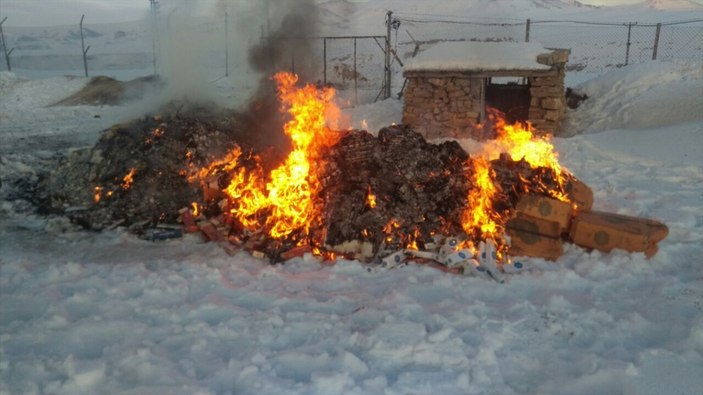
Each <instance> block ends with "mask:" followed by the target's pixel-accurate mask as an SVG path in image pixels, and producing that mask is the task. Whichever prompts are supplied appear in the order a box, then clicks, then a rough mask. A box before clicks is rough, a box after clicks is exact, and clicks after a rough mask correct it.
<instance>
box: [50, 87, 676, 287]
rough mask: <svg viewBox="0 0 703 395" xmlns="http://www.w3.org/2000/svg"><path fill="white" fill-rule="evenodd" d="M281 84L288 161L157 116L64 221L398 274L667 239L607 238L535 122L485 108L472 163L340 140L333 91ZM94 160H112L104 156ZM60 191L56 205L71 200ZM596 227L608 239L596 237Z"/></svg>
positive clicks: (104, 168)
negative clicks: (197, 238) (487, 131)
mask: <svg viewBox="0 0 703 395" xmlns="http://www.w3.org/2000/svg"><path fill="white" fill-rule="evenodd" d="M274 80H275V82H276V84H277V92H278V98H279V100H280V103H281V105H282V110H283V111H284V112H285V113H286V114H287V116H288V121H287V122H285V124H284V125H283V130H284V132H285V134H286V136H287V137H288V138H289V139H290V143H291V147H290V151H289V152H288V153H287V156H285V158H284V159H282V160H280V162H277V163H276V162H273V163H272V162H271V161H270V160H269V159H270V158H267V157H266V155H265V154H263V153H262V152H261V151H262V150H260V149H259V150H257V148H256V145H255V144H247V142H246V141H244V140H245V139H243V138H242V137H243V136H244V135H245V134H242V133H236V132H233V130H237V128H236V127H235V126H234V125H233V123H236V122H234V121H226V122H224V123H218V121H216V119H218V118H216V117H214V118H212V119H210V118H206V119H208V120H207V121H205V122H203V121H202V120H200V121H197V122H194V123H193V122H192V121H186V122H182V121H183V119H181V120H180V121H181V122H178V119H177V118H178V117H176V119H166V120H163V119H161V120H157V119H154V120H151V119H150V118H149V119H148V120H149V121H148V122H146V123H145V124H143V125H142V127H141V129H140V130H141V132H137V133H136V134H134V133H133V134H134V135H133V136H130V133H127V132H126V131H129V130H133V129H130V128H126V129H125V128H122V129H120V128H118V129H117V130H116V131H113V132H112V136H111V139H112V140H116V141H118V142H120V145H121V146H126V147H129V150H127V151H126V152H127V154H126V157H123V158H120V157H109V159H108V160H107V161H106V160H105V158H104V156H105V155H114V154H111V153H110V151H109V150H107V149H99V148H95V149H93V150H92V151H91V152H89V153H87V154H83V156H85V158H84V160H83V162H82V163H84V164H85V166H84V167H78V169H77V170H76V169H75V166H74V173H76V172H80V173H83V174H90V176H84V178H83V179H84V180H88V182H90V183H92V184H91V188H88V189H86V190H88V191H89V192H88V193H89V194H90V195H91V196H90V200H91V201H92V202H90V203H89V204H87V207H83V209H80V210H75V208H73V207H72V210H71V214H69V215H71V216H72V217H73V218H74V219H78V220H82V221H84V222H87V223H89V224H90V225H91V226H92V227H93V228H105V227H108V226H107V224H112V225H111V226H115V224H117V225H120V224H121V225H124V226H131V227H132V229H133V230H135V231H137V232H141V233H143V234H145V235H147V236H150V237H153V238H159V237H162V236H163V237H169V236H170V235H173V234H176V235H177V234H179V232H180V227H176V228H168V229H167V230H166V231H164V230H163V229H159V228H158V227H159V226H163V223H168V222H172V221H173V220H174V219H175V218H176V216H177V218H178V219H179V220H180V221H181V222H182V225H183V229H184V230H185V231H186V232H201V233H202V234H204V235H205V236H206V238H207V239H209V240H212V241H217V242H221V244H222V245H223V246H224V247H225V248H226V249H227V250H228V251H236V250H238V249H245V250H248V251H251V252H252V253H253V254H255V255H256V256H261V257H264V256H268V257H269V258H270V259H271V260H272V261H281V260H287V259H289V258H291V257H293V256H297V255H302V254H304V253H310V254H314V255H318V256H323V257H325V258H326V259H334V258H335V256H338V255H340V254H341V255H343V256H345V257H349V258H353V259H358V260H362V261H381V259H382V262H383V263H384V264H385V265H386V266H394V265H396V264H398V263H400V262H402V261H403V260H404V259H405V258H407V257H408V256H412V257H415V260H416V261H422V260H426V261H427V262H431V263H432V264H434V265H436V266H437V267H439V268H441V269H443V270H450V271H459V272H466V271H470V272H473V273H488V274H490V276H491V277H492V278H494V279H498V278H499V269H498V268H499V266H500V265H501V264H504V263H507V262H508V259H506V257H505V255H506V254H509V255H529V256H540V257H544V258H548V259H556V258H557V257H558V256H559V255H561V245H562V242H563V241H564V240H567V239H571V240H574V241H577V240H578V241H577V242H578V243H579V244H580V245H584V246H586V247H590V248H599V249H603V250H608V249H612V248H625V249H629V250H631V251H645V252H646V253H647V254H649V255H651V254H653V253H654V252H655V251H656V242H657V241H659V240H661V239H662V238H663V237H665V236H666V227H664V226H663V225H661V224H659V223H655V222H649V223H646V224H644V225H641V226H640V228H638V229H639V233H638V234H637V235H635V236H636V237H635V236H632V234H630V233H627V232H629V230H628V229H631V228H632V227H633V223H635V222H637V221H636V220H635V219H632V218H630V217H626V218H616V219H615V220H613V216H612V215H610V217H608V218H609V219H610V222H609V223H610V224H611V225H609V226H610V228H608V227H607V226H606V225H603V224H604V223H606V222H608V221H605V222H604V221H601V220H602V219H603V218H604V216H603V215H600V214H598V213H593V212H589V211H590V208H591V205H592V202H593V194H592V192H591V190H590V189H589V188H588V187H587V186H586V185H585V184H583V183H581V182H580V181H579V180H577V179H576V178H575V177H574V176H573V175H571V174H570V173H569V172H568V171H566V170H565V169H563V168H562V167H561V165H560V164H559V162H558V158H557V155H556V153H555V152H554V149H553V146H552V145H551V143H550V141H549V140H548V139H547V138H546V137H536V136H535V134H534V133H532V131H531V130H530V125H529V124H528V125H521V124H515V125H507V124H505V122H504V121H503V120H502V117H501V116H500V114H498V113H497V112H490V122H491V123H492V124H493V125H494V127H495V130H496V135H497V138H496V139H495V140H493V141H490V142H487V143H485V144H484V145H483V148H482V151H481V152H480V153H478V154H475V155H473V156H471V157H469V155H467V154H466V152H465V151H464V150H463V149H462V148H461V147H460V146H459V145H458V143H456V142H454V141H448V142H444V143H442V144H438V145H436V144H430V143H428V142H427V141H425V140H424V138H423V137H422V136H421V135H419V134H417V133H415V132H414V131H412V129H411V128H409V127H408V126H405V125H393V126H390V127H386V128H383V129H382V130H381V131H379V133H378V136H373V135H371V134H370V133H368V132H366V131H363V130H346V131H338V129H339V128H338V127H337V125H335V123H336V122H337V120H338V119H339V109H338V108H337V107H336V106H335V105H334V102H333V98H334V90H333V89H332V88H323V89H318V88H317V87H315V86H313V85H305V86H303V87H298V86H296V84H297V76H295V75H293V74H290V73H279V74H277V75H276V76H275V77H274ZM201 118H202V117H201ZM231 118H232V117H226V118H225V119H231ZM189 119H191V118H188V117H186V118H185V120H189ZM193 119H198V118H193ZM188 122H191V124H190V125H189V126H184V124H188ZM175 125H181V126H180V127H178V126H175ZM194 131H197V132H194ZM130 137H131V139H130ZM174 137H176V138H175V140H174V139H173V138H174ZM235 141H239V143H235ZM100 144H101V143H99V144H98V146H97V147H100ZM102 144H104V140H103V142H102ZM225 148H227V149H228V150H227V152H225ZM96 150H97V152H98V154H100V155H103V156H102V157H100V156H99V155H98V156H99V157H98V158H97V159H96V158H95V156H96ZM213 155H214V156H216V157H217V158H219V159H214V158H213ZM164 158H170V159H168V160H167V161H165V162H164V161H163V159H164ZM154 161H156V162H154ZM91 163H92V164H93V165H96V164H97V165H96V166H93V165H91ZM160 164H163V165H160ZM110 165H112V166H110ZM116 167H119V170H118V171H115V170H114V168H116ZM64 171H65V169H64ZM96 172H97V173H98V174H97V175H96V174H93V173H96ZM64 177H65V176H64ZM64 179H65V178H64ZM59 184H60V182H59ZM174 191H175V193H174ZM58 195H60V194H56V193H55V194H54V195H53V196H52V198H54V199H56V198H57V196H58ZM65 195H66V194H65V193H64V194H63V195H60V196H59V197H62V198H61V199H56V200H57V202H58V203H60V204H65V202H66V199H65ZM53 207H57V204H56V202H54V203H53ZM136 208H139V209H136ZM178 208H180V210H178ZM586 214H588V215H586ZM589 216H590V217H589ZM594 216H595V217H594ZM599 221H600V222H599ZM613 221H614V222H613ZM618 221H619V222H618ZM633 221H634V222H633ZM639 223H642V221H639ZM96 224H99V226H95V225H96ZM593 224H600V225H597V226H596V228H597V229H596V231H599V232H601V233H603V232H605V235H606V236H605V238H604V236H603V235H602V234H600V233H599V235H598V236H593V237H592V236H590V233H588V232H593V227H592V226H591V225H593ZM613 224H614V225H613ZM135 225H139V226H137V227H136V228H135ZM589 226H590V227H589ZM598 226H600V228H598ZM606 228H607V229H606ZM584 229H586V230H584ZM598 229H600V230H598ZM604 229H605V230H604ZM621 231H622V232H621ZM164 232H166V233H164ZM169 232H170V233H169ZM584 232H586V233H588V234H587V235H586V236H584ZM617 232H620V233H617ZM623 232H624V233H623ZM621 233H622V234H621ZM164 235H166V236H164ZM611 236H612V237H611ZM633 237H634V238H635V239H637V241H636V242H635V243H634V244H636V245H635V247H632V245H633V243H632V242H631V241H632V240H633ZM638 237H639V238H638ZM593 240H595V242H592V241H593ZM604 240H605V241H604ZM618 240H619V241H618ZM623 240H625V241H623ZM628 243H629V244H628ZM630 247H631V248H630Z"/></svg>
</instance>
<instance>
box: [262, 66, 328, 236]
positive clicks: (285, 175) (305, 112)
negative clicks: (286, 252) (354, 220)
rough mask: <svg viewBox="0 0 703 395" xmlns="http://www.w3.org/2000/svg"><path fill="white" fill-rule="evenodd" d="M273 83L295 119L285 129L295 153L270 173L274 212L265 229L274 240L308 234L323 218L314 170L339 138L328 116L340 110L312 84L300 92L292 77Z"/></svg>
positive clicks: (286, 75)
mask: <svg viewBox="0 0 703 395" xmlns="http://www.w3.org/2000/svg"><path fill="white" fill-rule="evenodd" d="M274 80H275V81H276V83H277V84H278V96H279V98H280V100H281V103H282V105H283V106H284V108H286V109H287V112H288V113H289V114H290V115H292V117H293V118H292V119H291V120H290V121H288V122H287V123H286V124H285V126H284V131H285V133H286V134H287V135H288V136H289V137H290V138H291V141H292V143H293V151H292V152H291V153H290V154H289V155H288V158H287V159H286V161H285V162H284V163H283V165H281V166H280V167H278V168H276V169H274V170H273V171H272V172H271V176H270V181H269V182H268V183H267V184H266V189H267V190H268V198H267V200H268V203H269V205H270V207H271V209H272V212H271V215H270V216H269V217H268V220H267V221H266V225H267V227H268V228H269V234H270V235H271V236H272V237H273V238H282V237H286V236H288V235H289V234H291V233H292V232H293V231H295V230H298V229H302V230H304V232H305V234H308V233H309V230H310V226H311V225H312V224H313V222H314V221H315V220H318V219H319V218H320V215H319V214H320V213H321V207H320V204H321V202H319V201H318V199H317V193H318V192H319V189H320V187H319V182H318V180H317V176H316V172H315V168H314V166H315V161H316V159H317V158H318V157H319V154H320V152H321V149H322V148H324V147H327V146H329V145H331V144H333V143H334V142H335V141H336V135H335V134H333V133H331V132H330V129H329V128H328V127H327V121H326V116H327V115H329V114H338V113H339V110H338V109H337V107H336V106H335V105H334V104H333V103H332V102H331V100H332V98H334V89H332V88H324V89H322V90H318V89H317V88H316V87H315V86H314V85H310V84H308V85H306V86H304V87H302V88H297V87H296V86H295V84H296V82H297V81H298V76H297V75H295V74H292V73H278V74H276V75H275V76H274ZM332 117H334V116H333V115H332Z"/></svg>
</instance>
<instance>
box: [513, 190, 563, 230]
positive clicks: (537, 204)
mask: <svg viewBox="0 0 703 395" xmlns="http://www.w3.org/2000/svg"><path fill="white" fill-rule="evenodd" d="M516 210H517V211H518V212H521V213H523V214H527V215H529V216H531V217H535V218H539V219H544V220H547V221H554V222H558V223H559V232H560V233H568V232H569V229H570V228H571V217H572V216H573V213H574V209H573V207H572V205H571V203H567V202H562V201H559V200H556V199H552V198H549V197H545V196H538V195H526V196H523V197H522V199H520V201H519V202H518V203H517V207H516Z"/></svg>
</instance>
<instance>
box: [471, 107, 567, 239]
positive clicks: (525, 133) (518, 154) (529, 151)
mask: <svg viewBox="0 0 703 395" xmlns="http://www.w3.org/2000/svg"><path fill="white" fill-rule="evenodd" d="M488 114H489V119H490V120H491V121H492V122H493V126H494V128H495V130H496V134H497V137H496V139H495V140H491V141H488V142H486V143H485V144H484V145H483V148H482V151H481V152H480V153H479V154H478V155H477V156H475V157H473V158H472V159H471V166H469V168H470V169H471V170H472V177H473V181H474V182H473V183H474V187H473V188H472V190H471V192H470V193H469V196H468V205H467V208H466V210H465V211H464V213H463V215H462V225H463V228H464V230H465V231H466V233H468V234H475V232H476V231H477V230H478V231H480V237H481V238H482V239H484V240H485V239H489V238H492V239H495V240H502V232H503V228H502V225H501V224H502V223H503V222H504V221H503V220H504V219H505V218H501V215H500V214H499V213H497V212H496V211H495V210H494V209H493V201H494V200H495V195H496V193H497V192H498V190H497V185H498V184H497V183H496V182H495V180H494V179H495V175H494V173H493V169H492V168H491V164H490V160H492V159H497V158H498V157H499V156H500V154H502V153H507V154H509V155H510V157H511V159H512V160H514V161H519V160H522V159H524V160H525V161H526V162H527V163H529V164H530V166H532V167H533V168H537V167H546V168H550V169H552V171H553V172H554V174H555V179H556V180H557V182H558V184H559V186H560V188H558V190H555V189H554V188H545V189H546V190H548V191H549V194H550V196H551V197H553V198H556V199H559V200H562V201H569V199H568V197H567V196H566V194H565V193H563V190H564V188H563V185H564V184H565V181H566V178H567V176H568V175H569V173H568V172H567V171H566V169H564V168H562V166H561V164H559V160H558V157H559V156H558V153H557V152H556V151H555V150H554V146H553V145H552V143H551V141H550V138H549V137H548V136H537V135H535V133H534V130H533V128H532V125H531V124H530V123H529V122H527V123H524V124H523V123H519V122H516V123H515V124H513V125H509V124H507V122H506V121H505V118H504V117H503V116H502V114H501V113H500V112H499V111H497V110H495V109H489V110H488Z"/></svg>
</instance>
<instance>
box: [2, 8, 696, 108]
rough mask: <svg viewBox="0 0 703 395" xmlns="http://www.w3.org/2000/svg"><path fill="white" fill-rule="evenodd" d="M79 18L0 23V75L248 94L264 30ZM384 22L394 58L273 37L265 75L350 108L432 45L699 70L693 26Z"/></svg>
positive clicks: (177, 18) (371, 50)
mask: <svg viewBox="0 0 703 395" xmlns="http://www.w3.org/2000/svg"><path fill="white" fill-rule="evenodd" d="M80 19H81V18H80V16H77V18H76V23H75V25H72V26H58V27H51V28H32V27H7V26H3V24H2V23H0V32H1V33H3V34H2V38H3V39H4V40H3V42H2V44H3V48H2V49H3V52H2V53H1V54H2V56H3V59H2V61H1V62H0V70H4V69H7V68H12V69H16V70H17V71H21V74H22V75H24V76H27V77H30V78H41V77H49V76H57V75H83V74H84V68H85V69H87V71H88V74H89V75H107V76H111V77H114V78H118V79H131V78H135V77H139V76H145V75H150V74H162V73H163V74H174V73H175V75H177V78H181V79H187V78H191V77H192V76H193V74H194V73H192V71H193V70H198V74H200V75H201V76H202V75H203V74H204V75H206V78H207V81H210V82H212V81H216V80H219V79H221V78H223V77H230V79H232V78H235V79H238V83H240V84H245V85H246V84H250V85H255V84H256V79H257V78H256V77H255V76H254V74H252V71H251V68H250V67H249V64H248V63H249V52H248V51H249V49H250V48H251V47H254V46H256V45H261V44H262V43H264V42H265V41H266V40H268V39H270V37H268V38H267V29H266V28H265V27H264V26H256V27H248V28H242V26H241V21H242V20H247V19H254V18H253V17H252V18H249V16H247V15H237V16H236V17H234V16H232V15H227V13H226V12H225V13H224V15H219V16H209V17H203V16H194V15H190V14H189V12H188V11H187V10H180V9H175V10H171V11H169V12H165V11H163V12H160V13H159V12H158V11H157V12H155V13H154V14H152V16H151V17H150V18H147V20H146V21H142V22H133V23H120V24H90V23H89V17H86V18H85V21H84V22H85V23H82V24H79V20H80ZM3 22H4V21H3ZM388 23H389V25H388V26H386V27H387V31H389V32H390V35H389V37H388V42H389V43H390V48H391V53H392V54H393V55H392V56H389V57H388V58H386V37H385V36H340V35H329V36H319V37H312V38H309V37H308V38H304V39H301V38H291V37H281V38H276V47H277V48H276V51H277V53H278V55H277V56H276V57H271V58H270V59H268V60H266V61H267V62H269V63H270V69H269V70H271V71H277V70H293V71H295V72H298V73H299V74H301V75H302V76H303V79H304V80H306V81H310V82H319V83H327V84H332V85H334V86H335V87H337V88H338V89H340V90H341V93H340V95H342V96H343V97H344V98H346V99H347V100H348V101H349V103H350V104H351V103H353V104H357V103H365V102H371V101H373V100H375V99H377V98H379V97H384V96H385V94H383V88H384V84H385V83H386V78H388V77H389V75H385V71H386V67H388V69H389V70H391V72H390V73H389V74H393V75H394V77H393V79H392V86H393V91H394V92H397V91H399V90H400V89H401V87H402V83H403V82H402V78H399V77H400V73H401V71H402V63H403V62H404V61H406V60H407V59H409V58H411V57H413V56H414V55H415V54H417V53H418V52H419V51H421V50H422V49H424V48H426V47H427V46H428V45H430V44H432V43H435V42H439V41H461V40H463V41H512V42H524V41H531V42H539V43H540V44H542V45H543V46H544V47H547V48H567V49H570V51H571V55H570V59H569V64H568V65H567V69H568V70H569V71H572V72H574V71H584V72H589V73H598V72H603V71H604V70H607V69H608V68H613V67H621V66H622V65H625V64H631V63H639V62H646V61H649V60H652V59H690V60H699V61H703V20H701V19H697V20H687V21H677V22H666V23H660V24H658V23H637V22H631V23H630V22H627V23H626V22H623V23H613V22H608V23H600V22H584V21H566V20H564V21H558V20H554V21H547V20H519V19H497V18H466V17H455V16H451V15H427V14H412V13H397V14H392V16H391V18H389V19H388ZM381 27H382V26H381ZM259 28H260V30H258V29H259ZM378 30H381V29H378ZM81 35H82V36H83V37H82V38H83V40H81ZM301 40H302V41H301ZM303 41H304V42H303ZM303 47H305V49H304V50H303ZM84 54H85V58H84ZM264 57H266V56H265V54H264ZM84 61H85V63H84ZM247 81H249V82H247Z"/></svg>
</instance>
